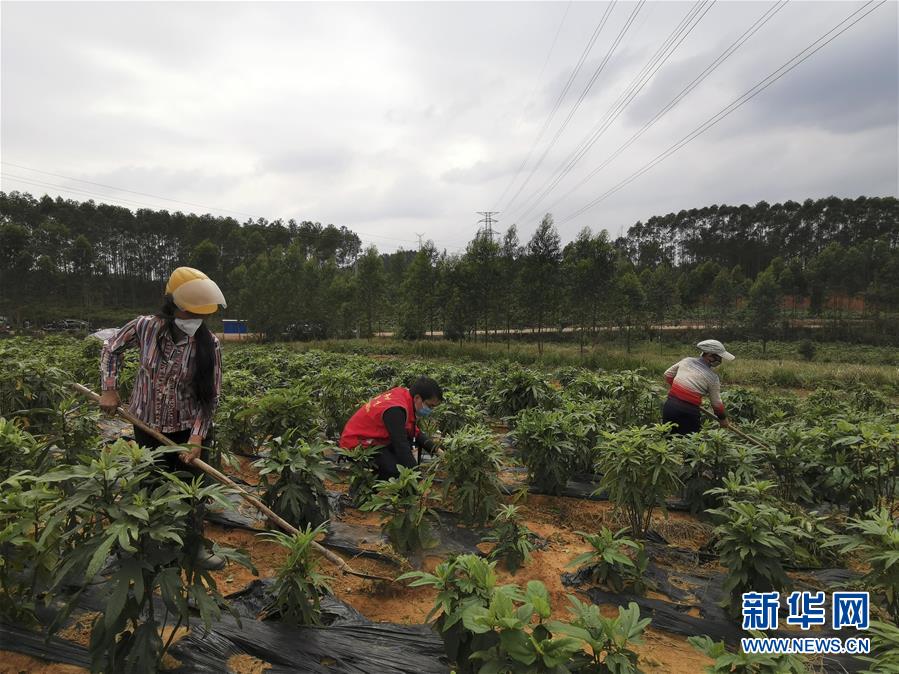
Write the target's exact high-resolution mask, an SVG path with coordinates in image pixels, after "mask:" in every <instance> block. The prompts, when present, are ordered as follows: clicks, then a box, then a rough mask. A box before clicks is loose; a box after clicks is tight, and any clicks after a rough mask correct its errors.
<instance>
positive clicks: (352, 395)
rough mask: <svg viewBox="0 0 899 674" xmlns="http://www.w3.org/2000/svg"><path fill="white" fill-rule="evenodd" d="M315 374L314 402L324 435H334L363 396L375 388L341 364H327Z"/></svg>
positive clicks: (363, 400)
mask: <svg viewBox="0 0 899 674" xmlns="http://www.w3.org/2000/svg"><path fill="white" fill-rule="evenodd" d="M320 375H321V376H320V377H319V378H318V381H319V382H320V383H319V389H318V402H319V406H320V407H321V412H322V419H323V421H324V425H325V435H326V436H327V437H329V438H336V437H337V436H339V435H340V432H341V431H342V430H343V426H344V424H346V422H347V421H348V420H349V418H350V417H351V416H353V413H354V412H355V411H356V410H357V409H359V406H360V405H362V404H363V403H364V402H365V401H366V400H368V399H369V398H371V397H372V396H373V395H375V393H376V392H377V391H376V390H375V387H374V386H373V385H371V384H370V383H366V382H365V380H360V378H359V376H358V373H356V372H354V371H352V370H344V369H341V368H327V369H325V370H323V371H322V372H321V373H320Z"/></svg>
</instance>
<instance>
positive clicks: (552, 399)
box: [488, 365, 559, 417]
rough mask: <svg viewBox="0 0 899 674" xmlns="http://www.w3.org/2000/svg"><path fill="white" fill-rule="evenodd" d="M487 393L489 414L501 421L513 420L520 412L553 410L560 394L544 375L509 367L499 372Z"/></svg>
mask: <svg viewBox="0 0 899 674" xmlns="http://www.w3.org/2000/svg"><path fill="white" fill-rule="evenodd" d="M498 374H499V376H498V377H497V379H496V380H495V383H494V385H493V388H492V389H491V390H490V393H489V398H488V406H489V409H490V412H491V413H492V414H495V415H496V416H500V417H512V416H515V415H516V414H518V413H519V412H521V411H522V410H527V409H532V408H535V407H546V408H552V407H555V406H556V405H557V404H558V402H559V393H558V391H556V390H555V389H554V388H553V387H552V386H550V385H549V382H547V381H546V379H545V378H544V377H543V375H541V374H539V373H537V372H534V371H532V370H526V369H524V368H521V367H518V366H512V365H510V366H509V367H508V368H506V369H505V370H504V371H500V372H499V373H498Z"/></svg>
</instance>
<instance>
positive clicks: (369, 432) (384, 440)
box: [340, 387, 418, 449]
mask: <svg viewBox="0 0 899 674" xmlns="http://www.w3.org/2000/svg"><path fill="white" fill-rule="evenodd" d="M391 407H402V408H403V409H404V410H406V435H408V436H409V437H410V438H415V437H417V436H418V428H417V427H416V426H415V405H414V404H413V402H412V394H411V393H409V389H407V388H403V387H398V388H393V389H390V390H389V391H387V392H386V393H382V394H381V395H379V396H375V397H374V398H372V399H371V400H369V401H368V402H367V403H365V404H364V405H363V406H362V407H360V408H359V409H358V410H356V413H355V414H354V415H353V416H352V417H350V420H349V421H348V422H346V426H344V427H343V433H341V434H340V446H341V447H342V448H343V449H354V448H356V447H359V446H360V445H362V446H363V447H371V446H372V445H389V444H390V435H389V434H388V433H387V427H386V426H384V420H383V419H382V416H383V414H384V412H386V411H387V410H388V409H389V408H391Z"/></svg>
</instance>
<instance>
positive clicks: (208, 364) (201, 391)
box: [156, 295, 215, 412]
mask: <svg viewBox="0 0 899 674" xmlns="http://www.w3.org/2000/svg"><path fill="white" fill-rule="evenodd" d="M176 311H178V306H177V305H176V304H175V300H174V299H172V296H171V295H166V296H165V301H164V303H163V305H162V308H161V309H160V310H159V311H158V312H157V313H156V317H157V318H161V319H162V320H164V321H165V323H166V328H167V329H168V331H169V335H170V336H171V338H172V341H173V342H174V341H177V339H178V334H177V333H176V332H175V331H176V330H178V327H177V326H176V325H175V312H176ZM179 332H180V331H179ZM159 334H160V335H162V333H161V332H160V333H159ZM194 340H195V342H196V345H197V353H196V356H195V362H196V368H195V369H194V379H193V387H194V394H195V395H196V396H197V402H199V403H200V407H202V408H203V410H204V411H207V412H208V411H209V407H210V405H212V400H213V398H214V397H215V343H214V342H213V341H212V333H211V332H210V331H209V328H207V327H206V323H205V322H204V323H201V324H200V328H199V329H198V330H197V332H196V333H195V334H194Z"/></svg>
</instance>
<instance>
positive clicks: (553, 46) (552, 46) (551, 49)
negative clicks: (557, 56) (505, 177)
mask: <svg viewBox="0 0 899 674" xmlns="http://www.w3.org/2000/svg"><path fill="white" fill-rule="evenodd" d="M572 1H573V0H568V3H567V4H566V5H565V13H564V14H562V20H561V21H559V27H558V28H556V35H555V37H553V41H552V44H550V46H549V52H547V54H546V59H545V60H544V61H543V65H542V66H541V68H540V72H539V73H538V75H537V79H536V84H534V88H533V90H532V91H531V93H530V95H529V96H528V97H527V99H526V100H527V102H526V104H525V105H524V107H522V109H521V114H520V115H519V116H518V124H517V125H516V129H520V128H521V123H522V122H523V121H524V111H525V109H526V108H527V107H528V106H529V105H530V104H531V102H532V101H533V100H534V96H535V95H536V94H537V89H538V88H539V87H540V83H541V82H542V81H543V72H544V71H545V70H546V66H547V65H549V59H550V57H551V56H552V55H553V52H554V51H555V49H556V42H558V40H559V35H560V34H561V32H562V26H563V25H565V19H566V18H568V12H569V10H570V9H571V3H572ZM525 161H527V160H525ZM522 168H524V162H522V164H521V166H519V167H518V172H517V173H516V174H515V176H514V177H513V178H512V180H510V181H509V183H508V184H507V185H506V189H504V190H503V193H502V194H501V195H500V197H499V199H497V203H499V202H500V201H502V200H503V199H505V198H506V193H507V192H508V191H509V188H510V187H512V184H513V183H514V182H515V181H516V180H517V179H518V176H519V174H520V173H521V169H522Z"/></svg>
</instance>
